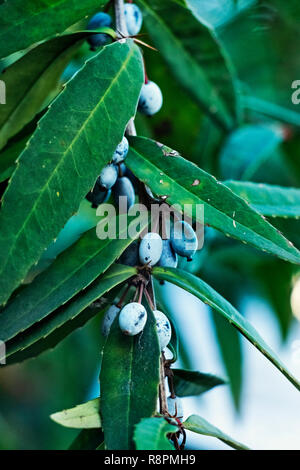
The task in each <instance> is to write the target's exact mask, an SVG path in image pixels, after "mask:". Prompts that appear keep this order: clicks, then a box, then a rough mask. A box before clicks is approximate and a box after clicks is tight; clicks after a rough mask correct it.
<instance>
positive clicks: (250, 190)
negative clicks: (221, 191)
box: [224, 181, 300, 219]
mask: <svg viewBox="0 0 300 470" xmlns="http://www.w3.org/2000/svg"><path fill="white" fill-rule="evenodd" d="M224 184H225V185H226V186H227V187H228V188H230V189H231V190H232V191H233V192H235V193H236V194H237V195H238V196H240V197H242V198H243V199H246V201H248V202H249V203H250V204H251V206H252V207H254V209H256V210H257V211H258V212H260V213H261V214H263V215H266V216H271V217H284V218H287V217H289V218H296V219H297V218H299V217H300V189H296V188H285V187H283V186H275V185H270V184H262V183H252V182H246V181H245V182H240V181H224Z"/></svg>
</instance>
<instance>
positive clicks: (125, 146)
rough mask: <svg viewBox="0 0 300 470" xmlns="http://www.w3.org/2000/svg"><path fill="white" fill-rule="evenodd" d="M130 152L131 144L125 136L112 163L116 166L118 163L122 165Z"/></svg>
mask: <svg viewBox="0 0 300 470" xmlns="http://www.w3.org/2000/svg"><path fill="white" fill-rule="evenodd" d="M128 150H129V143H128V140H127V139H126V137H125V135H124V137H123V139H122V140H121V142H120V143H119V145H118V146H117V148H116V150H115V153H114V154H113V158H112V162H113V163H114V164H115V165H116V164H117V163H122V162H123V161H124V160H125V158H126V157H127V153H128Z"/></svg>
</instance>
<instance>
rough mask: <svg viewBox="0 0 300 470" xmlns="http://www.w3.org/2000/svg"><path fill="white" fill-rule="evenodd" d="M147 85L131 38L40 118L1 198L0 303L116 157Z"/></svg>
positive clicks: (103, 54)
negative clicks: (114, 155) (103, 169)
mask: <svg viewBox="0 0 300 470" xmlns="http://www.w3.org/2000/svg"><path fill="white" fill-rule="evenodd" d="M142 82H143V69H142V62H141V54H140V51H139V49H138V48H137V47H136V46H135V45H134V44H133V42H132V40H128V41H126V42H125V43H123V44H120V43H115V44H112V45H110V46H107V47H105V48H103V49H102V50H101V51H100V52H99V53H98V54H97V55H96V56H95V57H94V58H93V59H91V60H90V61H88V62H87V64H86V66H85V67H83V69H81V71H80V72H78V73H77V74H76V76H75V77H74V78H73V79H72V80H71V81H70V82H69V83H68V85H67V87H66V88H65V90H64V91H63V92H62V93H61V94H60V95H59V97H58V98H57V99H56V100H55V101H54V103H53V105H52V106H51V109H50V110H49V111H48V112H47V113H46V115H45V116H44V117H43V118H42V119H41V121H40V122H39V126H38V129H37V131H36V132H35V134H34V136H33V138H32V139H30V142H29V145H28V147H27V148H26V150H25V151H24V152H23V153H22V155H21V156H20V158H19V161H18V168H17V169H16V171H15V172H14V174H13V177H12V179H11V182H10V184H9V186H8V189H7V191H6V193H5V195H4V199H3V203H2V210H1V213H0V225H1V226H2V230H1V236H0V238H1V244H0V246H1V251H0V261H1V269H0V291H1V295H0V303H3V302H5V301H6V300H7V299H8V297H9V296H10V294H11V292H12V291H13V290H14V289H15V288H16V287H17V286H18V284H19V283H20V282H21V281H22V280H23V279H24V276H25V275H26V273H27V272H28V270H29V268H30V267H31V266H32V265H33V264H34V263H35V262H36V261H37V260H38V259H39V258H40V256H41V254H42V252H43V250H44V248H46V247H47V246H49V244H50V243H51V242H52V241H53V239H54V238H55V237H56V236H57V234H58V232H59V231H60V229H61V228H62V226H63V225H64V224H65V223H66V221H67V220H68V219H69V217H70V216H71V215H72V214H73V213H74V212H76V210H77V209H78V207H79V204H80V201H81V200H82V199H83V198H84V196H85V195H86V194H87V192H88V191H89V190H90V188H91V187H92V186H93V184H94V182H95V180H96V178H97V175H99V173H100V171H101V169H102V167H103V166H104V165H105V164H106V163H108V162H109V161H110V160H111V158H112V155H113V152H114V150H115V148H116V146H117V145H118V143H119V142H120V140H121V139H122V136H123V134H124V130H125V127H126V124H127V123H128V121H129V119H130V118H131V117H132V116H133V115H134V113H135V110H136V105H137V101H138V97H139V93H140V88H141V85H142ZM79 96H80V99H78V97H79Z"/></svg>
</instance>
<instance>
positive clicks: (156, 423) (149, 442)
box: [133, 418, 178, 450]
mask: <svg viewBox="0 0 300 470" xmlns="http://www.w3.org/2000/svg"><path fill="white" fill-rule="evenodd" d="M177 430H178V428H177V426H174V425H173V424H169V423H168V421H166V420H165V419H164V418H144V419H142V420H141V421H140V422H139V423H138V424H137V425H136V426H135V430H134V436H133V439H134V442H135V446H136V449H137V450H174V447H173V446H172V444H171V443H170V441H169V440H168V439H167V434H170V433H175V432H176V431H177Z"/></svg>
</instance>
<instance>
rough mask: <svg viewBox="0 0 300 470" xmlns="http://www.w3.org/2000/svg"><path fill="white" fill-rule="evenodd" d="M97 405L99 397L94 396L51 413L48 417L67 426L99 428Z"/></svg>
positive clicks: (99, 420) (98, 405)
mask: <svg viewBox="0 0 300 470" xmlns="http://www.w3.org/2000/svg"><path fill="white" fill-rule="evenodd" d="M99 407H100V398H95V399H94V400H90V401H88V402H86V403H82V404H81V405H77V406H75V407H74V408H70V409H68V410H63V411H58V412H56V413H53V414H52V415H50V418H51V419H52V420H53V421H55V422H56V423H58V424H60V425H61V426H65V427H67V428H76V429H90V428H101V419H100V412H99Z"/></svg>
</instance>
